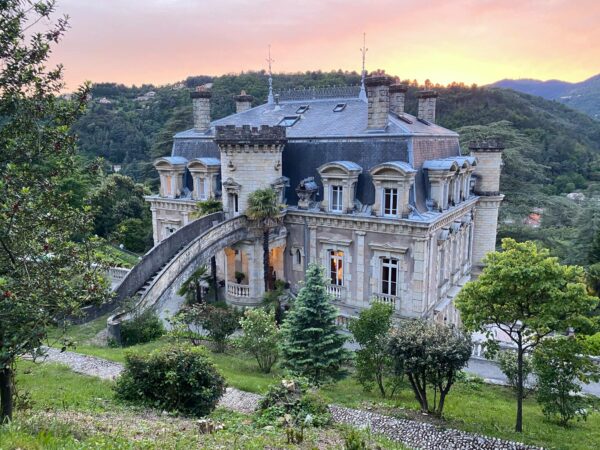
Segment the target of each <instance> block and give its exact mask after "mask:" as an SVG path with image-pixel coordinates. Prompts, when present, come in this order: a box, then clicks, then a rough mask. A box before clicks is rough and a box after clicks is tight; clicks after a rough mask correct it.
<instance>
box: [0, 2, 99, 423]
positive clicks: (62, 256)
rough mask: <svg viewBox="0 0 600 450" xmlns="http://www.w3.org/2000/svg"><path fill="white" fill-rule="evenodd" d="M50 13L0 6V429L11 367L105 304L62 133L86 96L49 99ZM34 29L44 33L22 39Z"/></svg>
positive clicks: (52, 83)
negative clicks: (85, 310)
mask: <svg viewBox="0 0 600 450" xmlns="http://www.w3.org/2000/svg"><path fill="white" fill-rule="evenodd" d="M54 10H55V8H54V1H51V0H44V1H28V2H24V1H20V0H7V1H3V2H1V3H0V55H2V56H1V61H2V64H1V65H0V67H1V72H0V422H2V421H3V420H4V419H5V418H9V417H10V416H11V414H12V394H11V386H10V380H11V379H12V367H13V364H14V361H15V359H16V358H17V357H18V356H20V355H23V354H25V353H32V354H36V353H40V352H43V347H42V343H43V341H44V339H45V338H46V335H47V331H48V327H49V326H50V325H52V324H54V323H55V321H57V320H58V321H60V320H61V319H64V318H65V317H67V316H69V315H73V314H77V313H79V311H80V308H81V306H82V305H83V304H86V303H92V302H99V301H101V300H103V299H105V298H106V296H107V295H108V294H107V290H106V285H105V283H104V281H103V279H102V275H103V274H102V272H103V268H102V267H100V266H96V267H94V265H93V263H94V261H93V260H92V255H93V251H94V249H93V247H94V242H93V241H92V242H91V241H90V240H89V239H88V238H89V234H90V233H89V231H90V218H91V217H90V214H89V209H88V207H87V206H86V205H85V202H84V201H83V199H81V198H78V195H79V194H80V192H81V189H80V188H81V185H82V183H83V182H82V180H84V179H85V178H87V177H88V176H89V175H90V174H86V173H85V172H84V169H83V167H82V165H81V164H80V161H79V159H78V158H77V156H76V147H75V143H76V139H75V136H73V133H72V132H71V125H72V124H73V123H74V122H75V121H76V120H77V118H78V117H80V115H81V114H82V113H83V110H84V107H85V102H86V97H87V94H88V90H87V87H82V88H81V89H79V90H78V91H77V92H76V93H75V94H74V95H73V99H72V100H70V101H67V100H64V99H61V98H59V97H58V96H57V95H58V94H59V92H60V91H61V89H62V88H63V82H62V67H61V66H58V67H55V68H50V67H48V65H47V62H48V61H47V60H48V57H49V54H50V52H51V49H52V48H53V47H54V44H55V43H57V42H58V41H59V40H60V39H61V37H62V35H63V33H64V32H65V30H66V28H67V21H66V18H60V19H58V20H57V21H55V22H53V20H52V15H53V13H54ZM38 21H43V22H44V23H45V24H46V27H45V30H42V31H36V30H35V29H31V26H33V24H35V23H37V22H38ZM89 169H90V170H93V169H95V166H89ZM75 238H76V239H77V240H78V242H74V239H75Z"/></svg>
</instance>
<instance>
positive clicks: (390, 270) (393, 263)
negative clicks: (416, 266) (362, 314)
mask: <svg viewBox="0 0 600 450" xmlns="http://www.w3.org/2000/svg"><path fill="white" fill-rule="evenodd" d="M381 293H382V294H386V295H393V296H397V295H398V260H397V259H393V258H383V259H382V260H381Z"/></svg>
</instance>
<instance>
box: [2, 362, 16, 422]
mask: <svg viewBox="0 0 600 450" xmlns="http://www.w3.org/2000/svg"><path fill="white" fill-rule="evenodd" d="M12 394H13V393H12V369H11V368H10V367H7V368H5V369H2V370H0V424H2V423H4V422H8V421H10V420H11V419H12V412H13V395H12Z"/></svg>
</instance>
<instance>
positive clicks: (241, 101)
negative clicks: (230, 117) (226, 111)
mask: <svg viewBox="0 0 600 450" xmlns="http://www.w3.org/2000/svg"><path fill="white" fill-rule="evenodd" d="M252 100H254V97H252V96H251V95H248V94H246V91H244V90H242V92H240V95H236V96H235V112H236V113H241V112H244V111H247V110H249V109H250V108H252Z"/></svg>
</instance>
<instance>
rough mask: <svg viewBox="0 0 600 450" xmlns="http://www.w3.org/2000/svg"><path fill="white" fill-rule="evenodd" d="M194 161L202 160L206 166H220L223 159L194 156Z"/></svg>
mask: <svg viewBox="0 0 600 450" xmlns="http://www.w3.org/2000/svg"><path fill="white" fill-rule="evenodd" d="M192 161H200V162H201V163H202V164H204V165H206V166H220V165H221V160H220V159H219V158H193V159H192V160H191V161H190V162H192Z"/></svg>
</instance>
